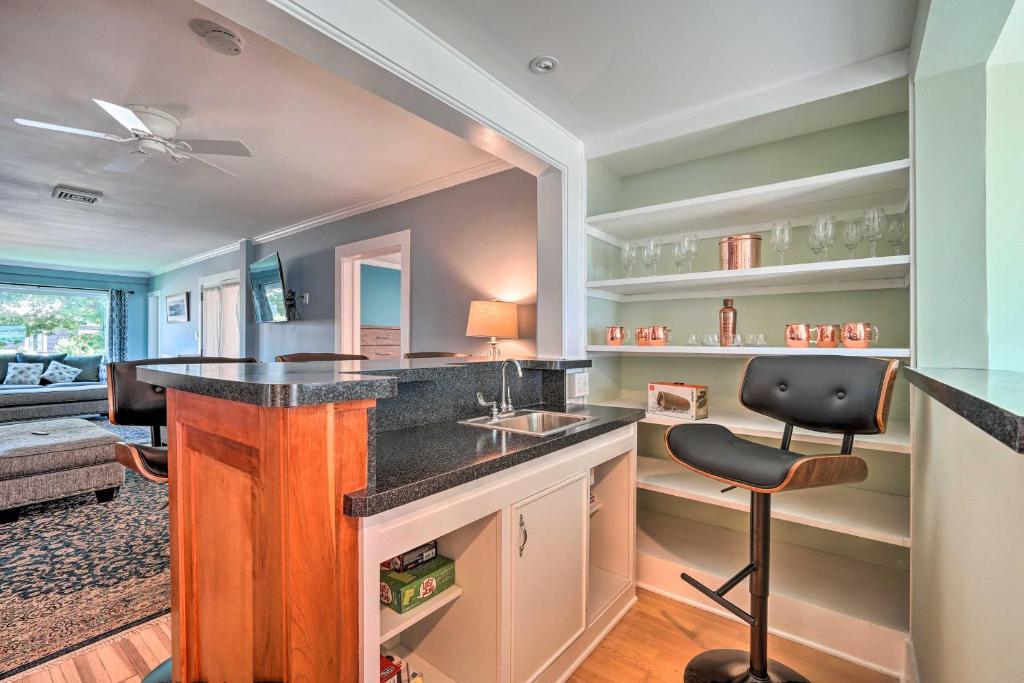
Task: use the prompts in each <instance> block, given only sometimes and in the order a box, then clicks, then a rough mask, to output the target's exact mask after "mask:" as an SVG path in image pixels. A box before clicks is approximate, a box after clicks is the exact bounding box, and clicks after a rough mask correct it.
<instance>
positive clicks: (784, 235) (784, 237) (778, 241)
mask: <svg viewBox="0 0 1024 683" xmlns="http://www.w3.org/2000/svg"><path fill="white" fill-rule="evenodd" d="M791 236H792V229H791V227H790V225H789V221H778V222H776V223H772V227H771V231H770V232H769V233H768V241H769V242H770V243H771V245H772V249H774V250H775V251H776V252H778V254H779V265H780V266H781V265H783V263H784V262H785V261H784V257H785V252H786V250H787V249H789V240H790V237H791Z"/></svg>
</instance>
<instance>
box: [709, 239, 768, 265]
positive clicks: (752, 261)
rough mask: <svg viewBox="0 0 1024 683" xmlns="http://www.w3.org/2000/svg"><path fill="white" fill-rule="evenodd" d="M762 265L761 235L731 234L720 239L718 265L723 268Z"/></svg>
mask: <svg viewBox="0 0 1024 683" xmlns="http://www.w3.org/2000/svg"><path fill="white" fill-rule="evenodd" d="M760 265H761V236H760V235H730V236H729V237H723V238H722V239H720V240H718V267H719V268H721V269H722V270H739V269H741V268H758V267H760Z"/></svg>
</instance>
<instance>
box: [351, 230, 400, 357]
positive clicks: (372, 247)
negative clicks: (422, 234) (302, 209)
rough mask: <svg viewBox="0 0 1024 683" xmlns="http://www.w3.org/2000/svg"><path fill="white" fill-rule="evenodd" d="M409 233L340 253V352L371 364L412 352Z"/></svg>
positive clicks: (354, 244)
mask: <svg viewBox="0 0 1024 683" xmlns="http://www.w3.org/2000/svg"><path fill="white" fill-rule="evenodd" d="M411 266H412V263H411V261H410V233H409V231H408V230H403V231H401V232H395V233H391V234H389V235H382V236H380V237H374V238H372V239H368V240H363V241H361V242H352V243H350V244H342V245H340V246H338V247H337V248H336V249H335V292H336V296H335V309H336V311H335V314H336V315H335V320H336V321H337V329H336V331H335V349H336V350H337V352H338V353H353V354H362V355H364V356H366V357H368V358H370V359H371V360H380V359H388V358H401V357H402V356H403V355H404V354H406V353H408V352H409V337H410V334H409V332H410V329H409V325H410V315H409V283H410V268H411Z"/></svg>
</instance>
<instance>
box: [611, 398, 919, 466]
mask: <svg viewBox="0 0 1024 683" xmlns="http://www.w3.org/2000/svg"><path fill="white" fill-rule="evenodd" d="M598 403H600V404H601V405H609V406H621V407H624V408H641V409H645V410H646V408H647V397H646V395H645V394H641V395H638V396H630V395H629V394H624V395H622V396H620V397H618V398H614V399H605V400H601V401H598ZM642 422H645V423H647V424H658V425H668V426H671V425H677V424H681V423H683V422H686V421H685V420H680V419H679V418H676V417H672V416H671V415H663V414H661V413H652V412H648V413H647V416H646V417H645V418H644V419H643V420H642ZM707 422H713V423H715V424H720V425H722V426H724V427H727V428H729V429H730V430H731V431H732V432H733V433H734V434H739V435H741V436H760V437H765V438H773V439H781V438H782V429H783V426H784V425H783V424H782V423H781V422H779V421H778V420H773V419H772V418H770V417H766V416H764V415H760V414H758V413H755V412H753V411H751V410H747V409H746V408H743V407H731V406H719V405H716V404H715V403H712V404H711V405H710V406H709V408H708V418H707ZM793 440H794V441H800V442H804V443H817V444H827V445H829V446H836V447H839V446H841V445H842V443H843V438H842V435H839V434H826V433H824V432H812V431H810V430H807V429H794V430H793ZM854 446H855V447H856V448H864V449H867V450H873V451H886V452H889V453H910V424H909V423H908V422H900V421H895V420H892V421H890V422H889V424H888V426H887V429H886V431H885V433H884V434H863V435H860V436H857V437H856V439H855V440H854Z"/></svg>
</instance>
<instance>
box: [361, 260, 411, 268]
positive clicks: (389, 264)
mask: <svg viewBox="0 0 1024 683" xmlns="http://www.w3.org/2000/svg"><path fill="white" fill-rule="evenodd" d="M360 263H362V264H363V265H364V266H373V267H374V268H387V269H388V270H401V269H402V264H400V263H392V262H391V261H383V260H381V259H375V258H364V259H362V261H360Z"/></svg>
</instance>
